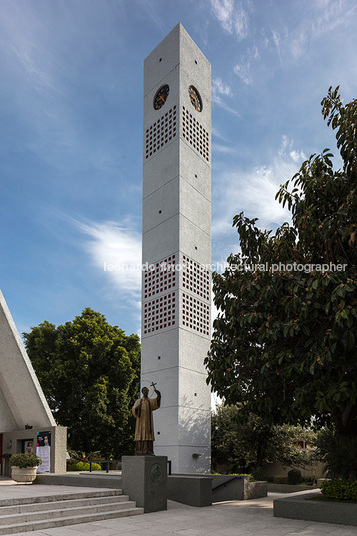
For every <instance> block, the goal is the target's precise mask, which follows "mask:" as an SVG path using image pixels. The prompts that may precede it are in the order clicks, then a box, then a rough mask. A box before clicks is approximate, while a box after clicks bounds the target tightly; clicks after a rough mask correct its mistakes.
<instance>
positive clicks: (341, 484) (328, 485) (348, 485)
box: [321, 480, 357, 502]
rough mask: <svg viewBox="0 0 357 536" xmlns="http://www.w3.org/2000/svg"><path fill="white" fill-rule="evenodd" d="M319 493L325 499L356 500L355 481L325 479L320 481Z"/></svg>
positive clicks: (356, 486)
mask: <svg viewBox="0 0 357 536" xmlns="http://www.w3.org/2000/svg"><path fill="white" fill-rule="evenodd" d="M321 493H322V495H323V496H324V497H325V498H326V499H335V500H338V501H356V502H357V481H356V480H351V481H350V480H325V481H324V482H322V483H321Z"/></svg>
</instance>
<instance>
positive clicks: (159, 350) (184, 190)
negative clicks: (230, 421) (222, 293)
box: [141, 24, 211, 473]
mask: <svg viewBox="0 0 357 536" xmlns="http://www.w3.org/2000/svg"><path fill="white" fill-rule="evenodd" d="M143 163H144V165H143V258H142V261H143V264H144V265H145V264H146V263H147V265H148V268H147V270H145V271H144V272H143V278H142V373H141V379H142V384H143V385H147V386H149V384H150V383H151V382H156V383H157V388H158V389H159V390H160V391H161V394H162V401H161V408H160V410H158V411H156V412H155V413H154V420H155V434H156V439H155V453H156V454H160V455H164V456H168V458H169V459H170V460H171V462H172V471H173V472H174V473H203V472H209V471H210V389H209V387H208V386H207V384H206V377H207V375H206V371H205V368H204V365H203V361H204V358H205V356H206V355H207V352H208V349H209V345H210V324H211V296H210V263H211V167H210V166H211V68H210V64H209V62H208V61H207V59H206V58H205V57H204V55H203V54H202V52H201V51H200V50H199V48H198V47H197V45H196V44H195V43H194V42H193V41H192V39H191V37H190V36H189V35H188V34H187V32H186V31H185V30H184V28H183V27H182V26H181V25H180V24H179V25H177V26H176V27H175V28H174V29H173V30H172V32H171V33H170V34H169V35H168V36H167V37H166V38H165V39H164V40H163V41H162V43H160V44H159V45H158V46H157V47H156V48H155V50H154V51H153V52H152V53H151V54H150V55H149V56H148V57H147V58H146V60H145V63H144V132H143Z"/></svg>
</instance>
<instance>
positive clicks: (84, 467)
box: [69, 462, 102, 471]
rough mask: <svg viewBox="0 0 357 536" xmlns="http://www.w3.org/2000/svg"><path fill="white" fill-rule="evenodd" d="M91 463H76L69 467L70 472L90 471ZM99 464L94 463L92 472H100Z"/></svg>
mask: <svg viewBox="0 0 357 536" xmlns="http://www.w3.org/2000/svg"><path fill="white" fill-rule="evenodd" d="M89 468H90V467H89V462H75V463H72V464H71V465H70V466H69V471H89ZM101 469H102V468H101V466H100V465H99V463H92V471H100V470H101Z"/></svg>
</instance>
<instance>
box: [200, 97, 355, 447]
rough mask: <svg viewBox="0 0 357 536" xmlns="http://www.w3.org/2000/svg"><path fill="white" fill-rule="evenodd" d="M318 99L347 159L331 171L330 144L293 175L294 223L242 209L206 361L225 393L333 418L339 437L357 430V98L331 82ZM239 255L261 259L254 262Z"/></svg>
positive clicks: (296, 419) (271, 415)
mask: <svg viewBox="0 0 357 536" xmlns="http://www.w3.org/2000/svg"><path fill="white" fill-rule="evenodd" d="M321 104H322V113H323V116H324V118H325V119H327V124H328V125H329V126H331V127H332V129H334V130H335V131H336V139H337V147H338V149H339V151H340V155H341V158H342V162H343V166H342V169H340V170H338V171H334V169H333V164H332V160H331V158H332V156H333V155H332V154H331V153H330V152H329V150H327V149H326V150H324V151H323V153H322V154H321V155H312V156H311V157H310V158H309V159H308V160H307V161H306V162H304V163H303V164H302V166H301V169H300V171H299V172H298V173H297V174H296V175H295V176H294V177H293V179H292V189H291V188H290V181H287V182H286V183H285V184H284V185H282V186H281V187H280V190H279V192H278V193H277V198H278V200H279V202H281V203H282V204H283V205H287V206H288V208H289V209H290V210H291V214H292V225H289V224H288V223H285V224H283V225H282V226H281V227H280V228H279V229H277V231H276V232H275V233H274V234H273V233H272V232H271V231H262V230H260V229H259V228H258V227H257V225H256V221H257V220H256V219H253V220H249V219H248V218H246V217H244V214H243V213H241V214H239V215H237V216H235V217H234V220H233V225H234V226H236V227H237V230H238V233H239V237H240V244H241V253H240V254H237V255H231V256H230V257H229V259H228V262H229V266H228V268H227V269H226V271H225V272H224V273H223V274H222V275H219V274H214V276H213V290H214V295H215V304H216V306H217V308H219V309H220V314H219V315H218V318H217V319H216V320H215V322H214V333H213V339H212V343H211V348H210V352H209V355H208V357H207V358H206V360H205V363H206V366H207V370H208V376H209V377H208V380H209V381H210V382H211V384H212V387H213V389H214V390H215V391H216V392H217V393H218V394H219V395H220V396H221V397H222V398H224V399H225V400H226V402H227V403H229V404H236V403H238V402H239V403H241V404H242V405H243V406H242V407H243V411H246V412H247V413H254V414H256V415H258V416H260V417H264V419H265V420H267V421H268V422H270V423H275V424H281V423H284V422H290V423H292V424H304V423H306V424H307V425H309V424H310V422H311V420H313V422H314V423H315V424H316V425H317V426H322V425H327V426H331V425H332V424H333V425H334V426H335V430H336V436H337V437H340V438H344V437H345V438H350V437H356V436H357V344H356V341H357V338H356V335H357V292H356V290H357V249H356V228H357V194H356V184H357V156H356V155H357V136H356V129H357V127H356V125H357V100H353V101H352V102H350V103H348V104H346V105H344V104H343V103H342V100H341V98H340V95H339V92H338V88H336V90H332V89H331V88H330V89H329V92H328V95H327V97H326V98H324V99H323V101H322V103H321ZM290 190H291V191H290ZM242 263H243V264H244V263H245V264H249V265H252V264H255V265H256V264H260V265H261V266H260V267H258V268H257V267H255V269H253V270H251V271H247V270H242ZM279 263H281V265H280V266H279ZM294 263H295V264H294ZM330 263H332V264H333V265H335V266H331V265H330ZM266 267H268V268H269V269H268V270H267V269H266ZM259 268H260V269H259ZM284 268H285V269H284ZM342 440H343V439H342Z"/></svg>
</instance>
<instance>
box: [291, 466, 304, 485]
mask: <svg viewBox="0 0 357 536" xmlns="http://www.w3.org/2000/svg"><path fill="white" fill-rule="evenodd" d="M288 482H289V484H301V482H302V476H301V471H299V470H298V469H291V471H289V472H288Z"/></svg>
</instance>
